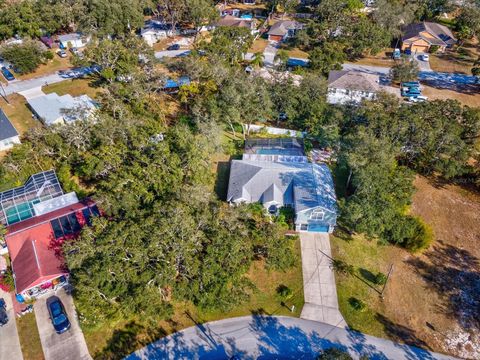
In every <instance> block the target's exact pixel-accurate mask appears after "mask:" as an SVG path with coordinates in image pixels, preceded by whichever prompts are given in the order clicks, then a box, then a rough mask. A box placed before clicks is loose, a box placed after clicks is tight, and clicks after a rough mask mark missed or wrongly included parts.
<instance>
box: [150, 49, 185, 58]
mask: <svg viewBox="0 0 480 360" xmlns="http://www.w3.org/2000/svg"><path fill="white" fill-rule="evenodd" d="M190 52H191V50H164V51H157V52H156V53H155V57H156V58H157V59H162V58H164V57H170V58H172V57H179V56H180V57H181V56H186V55H188V54H190Z"/></svg>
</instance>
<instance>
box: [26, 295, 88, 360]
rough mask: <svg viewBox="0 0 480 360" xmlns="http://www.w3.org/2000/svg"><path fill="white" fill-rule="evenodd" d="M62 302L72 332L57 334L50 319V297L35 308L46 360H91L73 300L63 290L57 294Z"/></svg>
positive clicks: (40, 301) (42, 300)
mask: <svg viewBox="0 0 480 360" xmlns="http://www.w3.org/2000/svg"><path fill="white" fill-rule="evenodd" d="M55 295H56V296H58V297H59V298H60V299H61V300H62V303H63V305H64V306H65V310H66V311H67V314H68V318H69V320H70V322H71V324H72V327H71V328H70V330H68V331H67V332H65V333H63V334H60V335H59V334H57V333H56V332H55V330H54V329H53V326H52V323H51V321H50V318H49V314H48V310H47V306H46V304H45V303H46V300H47V299H48V298H49V296H46V297H43V298H40V299H38V300H37V301H36V302H35V305H34V306H33V308H34V311H35V318H36V319H37V326H38V333H39V334H40V341H41V343H42V348H43V354H44V355H45V360H86V359H91V356H90V355H89V353H88V348H87V344H86V343H85V339H84V337H83V333H82V331H81V330H80V326H79V324H78V321H77V317H76V313H75V307H74V305H73V299H72V297H71V296H70V295H67V294H66V293H65V291H64V290H63V289H60V290H59V291H57V293H56V294H55Z"/></svg>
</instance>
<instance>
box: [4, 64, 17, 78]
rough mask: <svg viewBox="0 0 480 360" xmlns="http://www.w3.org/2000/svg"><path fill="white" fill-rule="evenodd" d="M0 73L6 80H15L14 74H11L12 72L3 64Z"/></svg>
mask: <svg viewBox="0 0 480 360" xmlns="http://www.w3.org/2000/svg"><path fill="white" fill-rule="evenodd" d="M2 75H3V77H4V78H5V79H7V80H8V81H13V80H15V76H13V74H12V73H11V71H10V70H8V69H7V68H6V67H5V66H4V67H2Z"/></svg>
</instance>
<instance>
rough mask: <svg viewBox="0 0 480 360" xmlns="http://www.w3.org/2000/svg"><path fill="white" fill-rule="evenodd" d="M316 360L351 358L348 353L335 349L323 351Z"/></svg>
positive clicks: (345, 359)
mask: <svg viewBox="0 0 480 360" xmlns="http://www.w3.org/2000/svg"><path fill="white" fill-rule="evenodd" d="M317 360H352V357H351V356H350V354H349V353H348V351H344V350H341V349H337V348H330V349H327V350H324V351H323V352H322V353H321V354H320V355H319V356H318V357H317Z"/></svg>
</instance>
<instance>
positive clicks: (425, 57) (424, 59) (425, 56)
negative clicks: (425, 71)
mask: <svg viewBox="0 0 480 360" xmlns="http://www.w3.org/2000/svg"><path fill="white" fill-rule="evenodd" d="M420 60H422V61H428V60H430V56H428V54H422V55H420Z"/></svg>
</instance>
